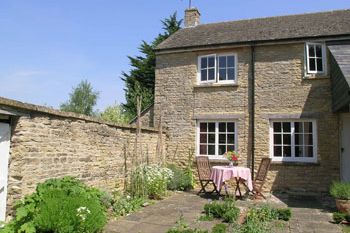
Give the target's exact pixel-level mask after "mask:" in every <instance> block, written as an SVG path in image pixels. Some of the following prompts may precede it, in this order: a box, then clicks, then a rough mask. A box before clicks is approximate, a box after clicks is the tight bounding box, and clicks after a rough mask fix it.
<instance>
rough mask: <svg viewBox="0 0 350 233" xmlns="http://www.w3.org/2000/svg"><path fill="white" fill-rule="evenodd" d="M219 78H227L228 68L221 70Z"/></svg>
mask: <svg viewBox="0 0 350 233" xmlns="http://www.w3.org/2000/svg"><path fill="white" fill-rule="evenodd" d="M219 80H226V69H220V70H219Z"/></svg>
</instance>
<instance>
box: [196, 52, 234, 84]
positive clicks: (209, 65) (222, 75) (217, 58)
mask: <svg viewBox="0 0 350 233" xmlns="http://www.w3.org/2000/svg"><path fill="white" fill-rule="evenodd" d="M198 60H199V61H198V63H199V83H235V81H236V63H237V62H236V55H234V54H222V55H215V54H214V55H207V56H200V57H199V59H198Z"/></svg>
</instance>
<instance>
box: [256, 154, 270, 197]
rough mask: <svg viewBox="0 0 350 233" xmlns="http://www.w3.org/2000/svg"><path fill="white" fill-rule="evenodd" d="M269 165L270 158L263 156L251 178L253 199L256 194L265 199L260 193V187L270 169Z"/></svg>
mask: <svg viewBox="0 0 350 233" xmlns="http://www.w3.org/2000/svg"><path fill="white" fill-rule="evenodd" d="M270 165H271V159H270V158H263V159H262V160H261V162H260V165H259V169H258V172H257V173H256V176H255V178H254V180H253V191H252V193H253V195H254V199H255V198H257V197H258V196H261V197H263V198H264V199H266V197H265V196H264V195H263V194H262V188H263V186H264V184H265V181H266V176H267V172H268V171H269V169H270Z"/></svg>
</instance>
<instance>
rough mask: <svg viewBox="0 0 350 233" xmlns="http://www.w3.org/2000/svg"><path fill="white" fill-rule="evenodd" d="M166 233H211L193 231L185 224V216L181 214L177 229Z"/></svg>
mask: <svg viewBox="0 0 350 233" xmlns="http://www.w3.org/2000/svg"><path fill="white" fill-rule="evenodd" d="M166 233H209V232H208V231H207V230H200V229H197V228H195V229H192V228H190V227H189V226H188V224H186V223H185V221H184V219H183V215H182V214H181V216H180V219H179V220H178V221H177V222H176V225H175V227H173V228H171V229H169V230H168V231H167V232H166Z"/></svg>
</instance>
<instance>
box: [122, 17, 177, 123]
mask: <svg viewBox="0 0 350 233" xmlns="http://www.w3.org/2000/svg"><path fill="white" fill-rule="evenodd" d="M181 22H182V20H178V19H177V16H176V13H174V14H173V15H171V16H170V17H169V18H167V19H165V20H163V21H162V24H163V30H164V32H163V33H162V34H159V35H158V36H157V37H156V38H155V39H154V40H153V42H151V43H150V44H149V43H147V42H145V41H142V44H141V45H140V47H139V51H140V53H141V54H142V55H141V56H140V55H139V56H136V57H131V56H129V57H128V58H129V60H130V64H131V66H132V69H131V70H130V71H129V72H128V73H126V72H123V74H122V80H123V81H124V82H125V89H124V90H125V99H126V104H124V105H123V107H124V109H125V110H126V113H127V115H128V116H129V117H130V118H133V117H135V116H136V114H137V110H136V106H137V105H136V103H137V97H138V96H142V103H141V107H142V110H144V109H146V108H147V107H148V106H150V105H151V104H152V103H153V98H154V84H155V65H156V56H155V52H154V49H155V48H156V47H157V45H159V44H160V43H161V42H163V41H164V40H165V39H167V38H168V37H169V36H170V35H172V34H173V33H175V32H176V31H177V30H179V29H180V25H181Z"/></svg>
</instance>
